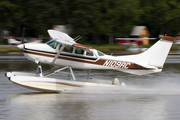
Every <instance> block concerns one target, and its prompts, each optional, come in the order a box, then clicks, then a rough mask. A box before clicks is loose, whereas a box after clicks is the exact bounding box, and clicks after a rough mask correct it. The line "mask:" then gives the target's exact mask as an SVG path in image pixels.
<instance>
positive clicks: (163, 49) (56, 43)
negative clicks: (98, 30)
mask: <svg viewBox="0 0 180 120" xmlns="http://www.w3.org/2000/svg"><path fill="white" fill-rule="evenodd" d="M48 33H49V35H50V36H51V38H52V40H50V41H48V42H47V43H38V44H29V43H25V44H21V45H18V47H19V48H20V49H22V50H23V52H24V55H25V56H26V58H27V59H29V60H31V61H33V62H35V63H36V64H37V72H36V73H35V74H31V73H23V72H7V73H6V74H5V75H6V76H7V77H8V78H9V80H10V81H12V82H13V83H15V84H18V85H21V86H23V87H26V88H30V89H34V90H39V91H44V92H61V91H64V90H69V89H74V88H78V87H84V86H103V87H117V86H119V81H118V79H115V80H114V81H113V85H112V84H111V85H108V84H103V83H92V82H83V81H78V80H76V77H75V75H74V73H73V70H72V68H73V69H74V68H75V69H87V70H89V74H88V78H90V77H89V75H90V70H91V69H106V70H110V69H111V70H117V71H122V72H127V73H131V74H136V75H146V74H150V73H157V72H161V71H162V69H163V65H164V62H165V60H166V58H167V55H168V53H169V50H170V48H171V46H172V43H173V40H174V38H173V37H169V36H165V37H163V38H161V39H160V40H159V41H158V42H156V43H155V44H154V45H153V46H152V47H150V48H149V49H148V50H147V51H145V52H143V53H140V54H137V55H126V56H111V55H106V54H104V53H102V52H100V51H98V50H96V49H93V48H91V47H88V46H85V45H81V44H78V43H76V39H73V38H71V37H70V36H68V35H67V34H65V33H62V32H59V31H55V30H48ZM41 63H43V64H49V65H55V66H63V67H61V68H60V67H57V68H54V69H53V70H52V71H51V72H49V73H46V74H43V72H42V67H41ZM64 69H68V70H69V71H70V72H69V73H70V75H71V80H65V79H59V78H58V79H57V78H52V77H49V76H50V75H52V74H54V73H58V72H60V71H62V70H64ZM121 85H122V86H125V84H124V83H122V84H121Z"/></svg>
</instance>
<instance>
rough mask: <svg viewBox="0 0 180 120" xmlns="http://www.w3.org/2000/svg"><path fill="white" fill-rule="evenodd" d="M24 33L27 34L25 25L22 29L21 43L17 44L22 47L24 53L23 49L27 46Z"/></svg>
mask: <svg viewBox="0 0 180 120" xmlns="http://www.w3.org/2000/svg"><path fill="white" fill-rule="evenodd" d="M24 35H25V27H23V30H22V39H21V44H20V45H18V46H17V47H18V48H19V49H21V53H22V51H23V49H24V47H25V45H24Z"/></svg>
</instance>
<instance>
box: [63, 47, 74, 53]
mask: <svg viewBox="0 0 180 120" xmlns="http://www.w3.org/2000/svg"><path fill="white" fill-rule="evenodd" d="M63 51H64V52H69V53H72V52H73V47H72V46H69V45H67V46H65V47H64V49H63Z"/></svg>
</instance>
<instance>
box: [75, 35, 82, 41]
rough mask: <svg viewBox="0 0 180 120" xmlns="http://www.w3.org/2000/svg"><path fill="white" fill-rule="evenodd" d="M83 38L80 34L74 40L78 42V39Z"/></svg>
mask: <svg viewBox="0 0 180 120" xmlns="http://www.w3.org/2000/svg"><path fill="white" fill-rule="evenodd" d="M81 38H82V36H80V35H78V36H77V37H75V38H74V41H75V42H76V41H78V40H79V39H81Z"/></svg>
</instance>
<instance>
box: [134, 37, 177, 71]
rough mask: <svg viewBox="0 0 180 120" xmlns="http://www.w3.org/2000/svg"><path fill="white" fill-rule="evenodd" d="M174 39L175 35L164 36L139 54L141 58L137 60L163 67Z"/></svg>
mask: <svg viewBox="0 0 180 120" xmlns="http://www.w3.org/2000/svg"><path fill="white" fill-rule="evenodd" d="M173 40H174V38H173V37H169V36H165V37H163V38H162V39H161V40H159V41H158V42H156V43H155V44H154V45H153V46H151V47H150V48H149V49H148V50H147V51H145V52H143V53H141V54H139V55H138V58H139V60H138V61H137V62H138V63H139V62H142V63H145V64H147V65H150V66H156V67H163V65H164V63H165V60H166V58H167V55H168V53H169V50H170V49H171V46H172V43H173ZM139 64H140V63H139Z"/></svg>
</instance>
